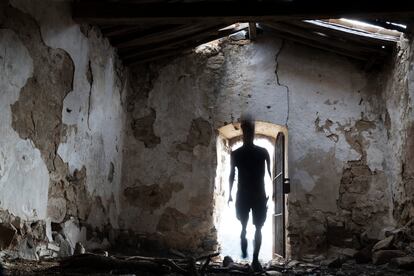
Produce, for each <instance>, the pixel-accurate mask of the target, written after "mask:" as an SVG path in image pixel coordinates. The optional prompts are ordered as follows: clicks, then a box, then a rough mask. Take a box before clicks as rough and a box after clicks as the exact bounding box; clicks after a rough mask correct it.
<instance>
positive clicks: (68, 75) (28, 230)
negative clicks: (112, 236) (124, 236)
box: [0, 0, 126, 259]
mask: <svg viewBox="0 0 414 276" xmlns="http://www.w3.org/2000/svg"><path fill="white" fill-rule="evenodd" d="M0 60H1V64H2V65H1V66H0V78H1V79H0V87H1V89H0V90H1V93H0V105H1V108H0V110H1V116H0V130H1V131H0V214H1V216H0V217H1V227H0V228H1V230H2V231H5V232H6V233H9V235H8V237H10V238H7V239H6V241H2V242H3V245H2V246H1V248H2V249H7V248H18V249H19V251H18V252H19V254H26V253H27V254H28V255H27V254H26V255H27V256H25V257H27V258H33V259H35V258H38V257H39V256H44V255H47V254H52V253H51V252H49V251H50V250H49V249H50V248H53V249H54V250H55V251H59V250H60V251H61V252H60V253H61V254H68V253H70V251H71V250H72V249H73V247H74V245H75V243H76V242H77V241H82V242H85V241H89V242H88V243H87V245H88V246H89V247H90V248H93V247H96V246H105V245H109V242H108V241H107V240H106V241H105V240H103V239H102V237H101V235H100V233H101V232H103V231H104V229H107V228H117V227H118V214H119V196H118V193H119V192H118V191H119V187H120V179H121V168H122V148H123V144H122V143H123V136H122V135H123V128H124V110H123V107H122V103H123V97H124V96H123V94H124V92H123V91H124V87H125V86H126V74H124V72H123V71H124V69H123V68H122V66H121V65H120V62H119V61H118V59H117V57H116V54H115V53H114V50H113V49H112V47H111V46H110V45H109V43H108V41H107V40H106V39H104V38H103V37H102V35H101V34H100V32H99V30H97V29H96V28H92V27H89V26H79V25H77V24H75V23H74V22H73V21H72V19H71V10H70V3H69V2H58V1H42V2H41V3H40V2H39V1H19V0H16V1H10V3H8V1H2V2H1V6H0ZM2 237H3V235H2ZM33 241H37V242H36V243H33ZM27 244H29V246H27ZM50 244H55V245H57V247H56V246H55V247H53V246H50ZM59 246H60V249H59ZM49 247H50V248H49ZM30 248H31V249H30ZM65 248H66V249H65ZM29 249H30V250H29ZM65 250H66V252H63V251H65ZM52 251H53V250H52ZM24 252H26V253H24ZM28 252H30V254H29V253H28ZM55 253H56V252H55ZM55 253H53V254H55Z"/></svg>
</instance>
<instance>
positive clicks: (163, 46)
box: [118, 24, 248, 60]
mask: <svg viewBox="0 0 414 276" xmlns="http://www.w3.org/2000/svg"><path fill="white" fill-rule="evenodd" d="M222 27H223V26H214V27H212V28H209V29H205V30H203V31H201V32H199V33H198V34H190V35H187V36H185V37H180V38H177V39H173V40H171V41H169V42H163V43H159V44H156V45H154V44H153V45H148V46H145V47H140V48H133V49H130V50H128V51H123V50H119V51H118V53H119V55H120V57H121V58H122V59H124V60H125V59H136V58H139V57H142V56H148V55H153V54H156V53H157V52H159V51H164V50H167V49H170V50H171V49H173V50H177V48H179V47H182V46H183V45H184V46H187V45H188V43H191V45H196V46H197V45H201V44H203V43H206V42H209V41H212V40H215V39H218V38H222V37H226V36H229V35H231V34H233V33H237V32H239V31H242V30H246V29H247V28H248V24H240V25H238V26H235V27H233V28H229V29H227V28H226V29H224V30H219V29H220V28H222Z"/></svg>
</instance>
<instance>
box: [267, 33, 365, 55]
mask: <svg viewBox="0 0 414 276" xmlns="http://www.w3.org/2000/svg"><path fill="white" fill-rule="evenodd" d="M269 27H270V28H271V29H272V31H273V32H274V33H275V35H276V36H278V37H280V38H282V39H286V40H289V41H293V42H296V43H299V44H302V45H306V46H310V47H313V48H317V49H320V50H324V51H327V52H331V53H335V54H338V55H341V56H347V57H350V58H353V59H357V60H361V61H368V60H370V58H371V56H372V55H367V54H366V53H365V54H363V53H358V52H354V51H350V50H349V49H346V48H343V47H339V44H338V45H337V46H336V47H332V46H327V45H325V44H323V43H321V42H318V41H314V40H310V39H306V38H302V37H298V36H296V35H292V34H289V33H286V32H281V31H280V30H277V29H274V28H272V27H271V26H269Z"/></svg>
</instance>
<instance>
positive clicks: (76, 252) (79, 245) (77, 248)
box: [73, 242, 86, 255]
mask: <svg viewBox="0 0 414 276" xmlns="http://www.w3.org/2000/svg"><path fill="white" fill-rule="evenodd" d="M85 253H86V250H85V247H84V246H83V244H82V243H80V242H77V243H76V245H75V250H74V251H73V255H81V254H85Z"/></svg>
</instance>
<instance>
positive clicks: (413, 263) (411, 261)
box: [390, 256, 414, 270]
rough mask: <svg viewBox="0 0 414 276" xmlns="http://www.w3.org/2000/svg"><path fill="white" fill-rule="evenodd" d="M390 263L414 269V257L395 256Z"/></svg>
mask: <svg viewBox="0 0 414 276" xmlns="http://www.w3.org/2000/svg"><path fill="white" fill-rule="evenodd" d="M390 265H391V266H394V267H398V268H402V269H407V270H413V269H414V257H413V256H406V257H399V258H394V259H392V260H391V261H390Z"/></svg>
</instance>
